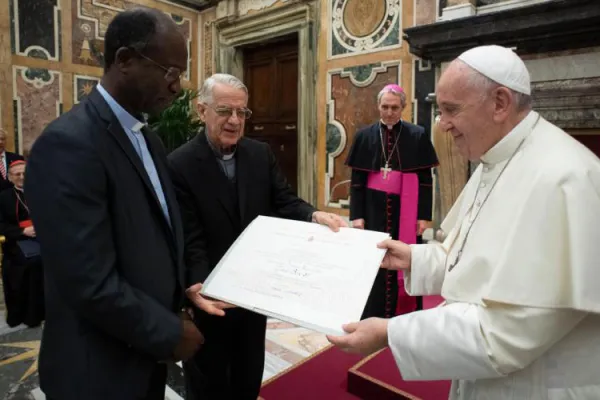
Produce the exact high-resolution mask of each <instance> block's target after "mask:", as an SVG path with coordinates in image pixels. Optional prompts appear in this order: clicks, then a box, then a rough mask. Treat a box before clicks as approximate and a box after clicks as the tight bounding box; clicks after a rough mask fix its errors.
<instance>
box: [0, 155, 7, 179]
mask: <svg viewBox="0 0 600 400" xmlns="http://www.w3.org/2000/svg"><path fill="white" fill-rule="evenodd" d="M0 173H1V174H2V179H6V167H5V166H4V154H2V155H1V156H0Z"/></svg>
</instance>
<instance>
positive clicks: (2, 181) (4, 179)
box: [0, 128, 24, 192]
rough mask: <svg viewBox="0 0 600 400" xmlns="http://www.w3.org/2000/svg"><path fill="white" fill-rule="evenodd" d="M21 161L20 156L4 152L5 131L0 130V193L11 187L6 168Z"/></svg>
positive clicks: (21, 157)
mask: <svg viewBox="0 0 600 400" xmlns="http://www.w3.org/2000/svg"><path fill="white" fill-rule="evenodd" d="M23 159H24V158H23V156H22V155H20V154H17V153H12V152H10V151H6V131H5V130H4V129H2V128H0V192H1V191H3V190H4V189H8V188H11V187H13V184H12V182H11V181H10V180H9V179H8V167H9V166H10V164H11V163H12V162H14V161H17V160H23Z"/></svg>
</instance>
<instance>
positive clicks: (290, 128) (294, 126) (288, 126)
mask: <svg viewBox="0 0 600 400" xmlns="http://www.w3.org/2000/svg"><path fill="white" fill-rule="evenodd" d="M293 129H296V125H286V126H285V130H286V131H291V130H293Z"/></svg>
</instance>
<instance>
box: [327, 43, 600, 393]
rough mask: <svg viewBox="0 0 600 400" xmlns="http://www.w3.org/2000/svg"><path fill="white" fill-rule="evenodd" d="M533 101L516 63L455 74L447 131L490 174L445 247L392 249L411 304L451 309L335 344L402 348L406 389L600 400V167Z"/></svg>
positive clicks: (511, 57)
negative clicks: (421, 301)
mask: <svg viewBox="0 0 600 400" xmlns="http://www.w3.org/2000/svg"><path fill="white" fill-rule="evenodd" d="M530 92H531V88H530V80H529V73H528V71H527V69H526V67H525V64H524V63H523V62H522V61H521V59H520V58H519V57H518V56H517V55H516V54H515V53H514V52H512V51H511V50H509V49H506V48H503V47H499V46H482V47H476V48H474V49H471V50H468V51H466V52H465V53H463V54H462V55H460V56H459V57H458V59H457V60H455V61H453V62H452V63H451V64H450V66H449V67H448V69H447V70H446V71H445V72H444V74H443V75H442V77H441V79H440V81H439V83H438V87H437V102H438V105H439V107H440V111H441V124H442V127H443V129H444V130H446V131H448V133H449V134H451V135H452V136H453V137H454V141H455V143H456V145H457V147H458V148H459V149H460V151H461V152H462V154H463V155H465V156H467V157H468V158H469V159H470V160H480V161H481V165H480V166H479V167H478V168H477V170H476V171H475V172H474V174H473V176H472V177H471V179H470V180H469V182H468V184H467V185H466V187H465V189H464V191H463V193H462V194H461V196H460V197H459V199H458V200H457V202H456V204H455V205H454V207H453V208H452V210H451V211H450V213H449V215H448V216H447V218H446V220H445V221H444V222H443V224H442V228H443V229H444V230H445V231H446V232H448V237H447V239H446V240H445V242H444V243H442V244H440V243H430V244H424V245H412V246H409V245H407V244H404V243H402V242H397V241H391V240H389V241H386V242H384V243H382V244H381V245H380V246H381V247H382V248H387V249H388V252H387V255H386V258H385V259H384V262H383V265H382V266H383V267H384V268H389V269H396V270H404V274H405V276H406V286H407V290H408V291H409V292H410V293H411V294H413V295H426V294H440V293H441V294H442V296H443V297H444V298H445V299H446V304H445V305H444V306H442V307H437V308H433V309H429V310H425V311H420V312H416V313H412V314H407V315H402V316H399V317H396V318H394V319H390V320H385V319H376V318H371V319H367V320H364V321H361V322H358V323H353V324H350V325H348V326H346V327H345V329H346V330H347V331H348V332H350V334H349V335H346V336H344V337H330V338H329V340H330V341H332V342H333V343H335V344H336V345H338V346H340V347H342V348H344V349H346V350H348V351H356V352H362V353H370V352H373V351H375V350H378V349H380V348H383V347H385V346H387V345H389V346H390V348H391V350H392V352H393V354H394V357H395V359H396V363H397V365H398V367H399V369H400V372H401V374H402V376H403V378H404V379H406V380H438V379H452V380H453V386H452V391H451V393H450V398H451V399H486V400H509V399H528V400H531V399H536V400H537V399H549V400H558V399H561V400H562V399H600V374H599V371H600V315H599V313H600V269H599V267H598V262H599V260H600V245H599V244H598V243H599V242H598V240H599V238H600V160H598V158H597V157H596V156H595V155H593V154H592V153H591V152H590V151H588V150H587V149H586V148H585V147H584V146H582V145H581V144H579V143H578V142H577V141H576V140H575V139H573V138H571V137H570V136H569V135H568V134H566V133H565V132H563V131H562V130H561V129H559V128H558V127H556V126H554V125H552V124H551V123H549V122H548V121H546V120H545V119H544V118H542V117H541V116H540V115H539V114H538V113H536V112H535V111H533V110H532V109H531V97H530Z"/></svg>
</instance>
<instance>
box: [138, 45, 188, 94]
mask: <svg viewBox="0 0 600 400" xmlns="http://www.w3.org/2000/svg"><path fill="white" fill-rule="evenodd" d="M132 50H133V51H135V52H136V53H137V54H138V55H139V56H140V57H142V58H143V59H145V60H148V61H150V62H151V63H152V64H154V65H156V66H157V67H158V68H160V69H162V70H163V71H165V72H166V74H165V80H166V81H167V83H168V84H169V85H170V84H171V83H173V82H175V81H177V80H179V79H180V78H181V74H183V71H182V70H180V69H179V68H177V67H168V68H167V67H165V66H164V65H162V64H159V63H157V62H156V61H154V60H153V59H151V58H150V57H148V56H145V55H143V54H142V53H141V52H139V51H138V50H135V49H132Z"/></svg>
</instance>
